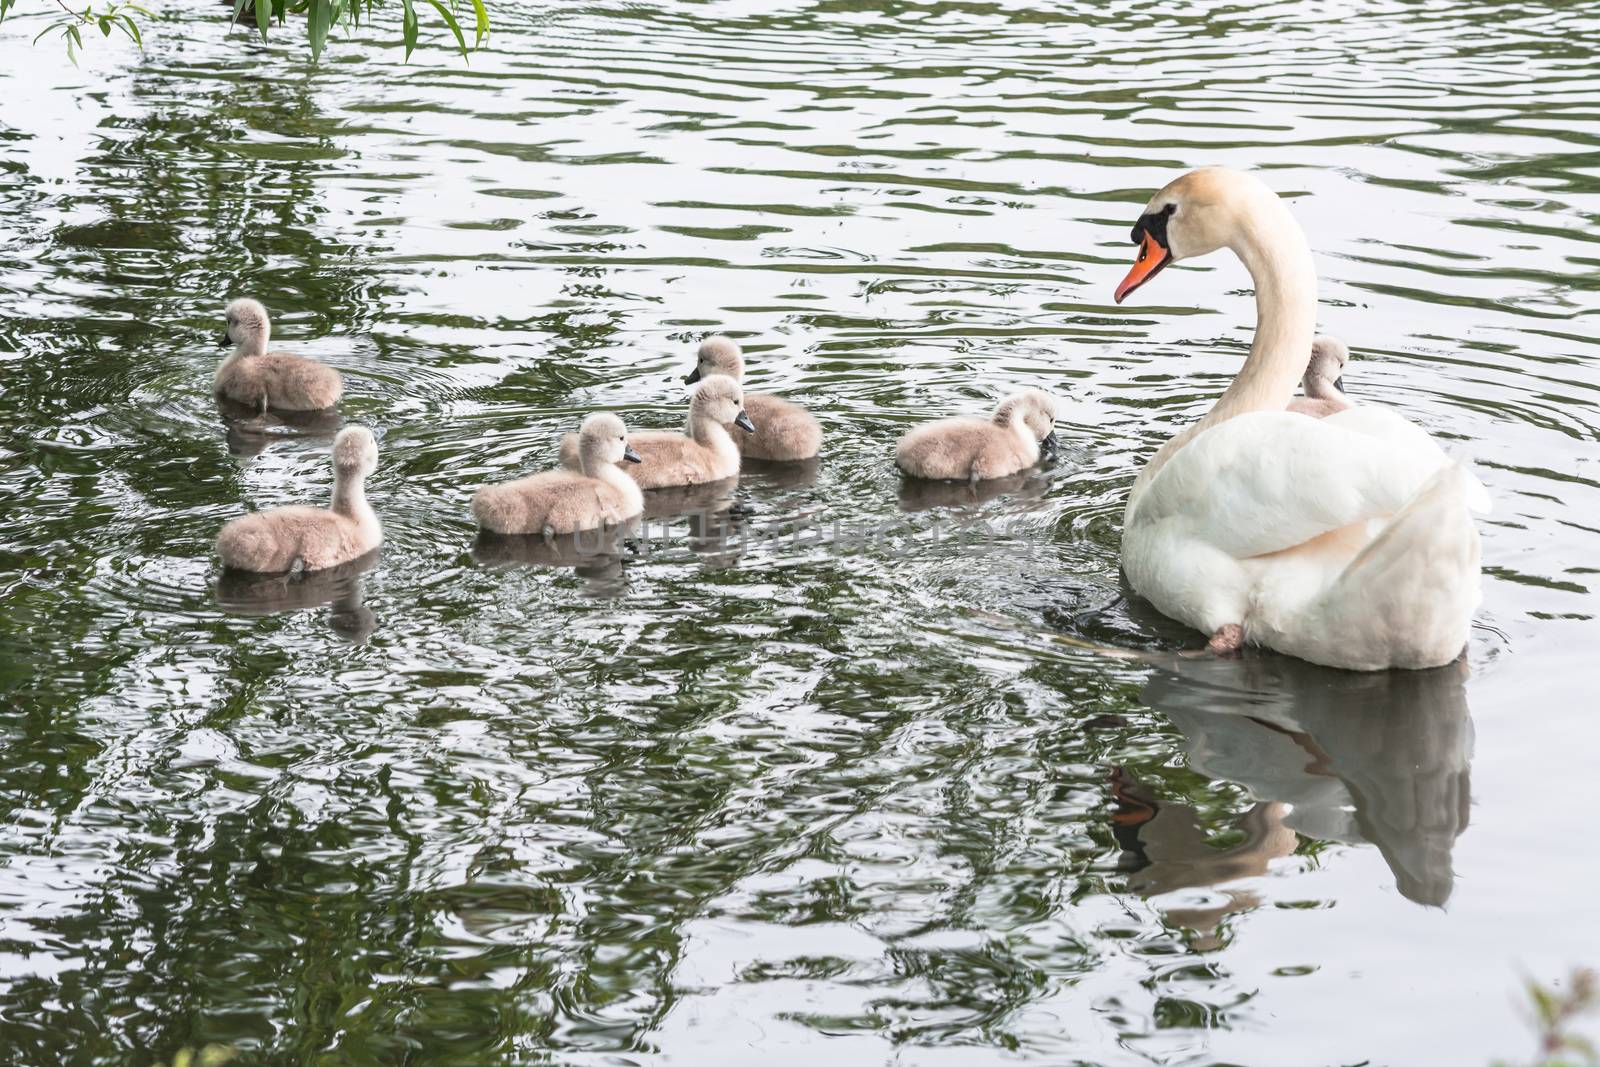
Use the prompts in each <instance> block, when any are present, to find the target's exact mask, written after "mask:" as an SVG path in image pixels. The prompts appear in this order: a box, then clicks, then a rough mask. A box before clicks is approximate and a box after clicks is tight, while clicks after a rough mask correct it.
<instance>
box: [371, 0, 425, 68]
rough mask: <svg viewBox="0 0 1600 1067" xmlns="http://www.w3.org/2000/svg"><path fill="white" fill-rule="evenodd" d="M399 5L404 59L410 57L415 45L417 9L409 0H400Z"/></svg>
mask: <svg viewBox="0 0 1600 1067" xmlns="http://www.w3.org/2000/svg"><path fill="white" fill-rule="evenodd" d="M400 6H401V8H402V10H401V17H400V28H401V32H402V34H404V36H405V42H406V59H407V60H409V59H410V58H411V50H412V49H413V48H415V47H417V9H416V8H415V7H414V6H413V5H412V2H411V0H400ZM367 14H368V16H370V15H371V14H372V12H371V10H370V9H369V10H368V12H367Z"/></svg>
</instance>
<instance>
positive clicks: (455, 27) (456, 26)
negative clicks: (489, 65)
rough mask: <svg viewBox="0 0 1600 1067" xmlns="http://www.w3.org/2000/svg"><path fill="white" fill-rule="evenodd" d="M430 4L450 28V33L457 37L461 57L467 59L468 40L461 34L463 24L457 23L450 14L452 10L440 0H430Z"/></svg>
mask: <svg viewBox="0 0 1600 1067" xmlns="http://www.w3.org/2000/svg"><path fill="white" fill-rule="evenodd" d="M428 3H430V4H432V5H433V9H434V10H435V11H437V12H438V13H439V14H440V16H442V17H443V18H444V21H445V25H447V26H449V27H450V32H451V33H453V34H455V35H456V47H457V48H459V49H461V55H462V57H463V58H465V57H466V54H467V38H466V37H465V36H464V35H463V34H462V32H461V23H459V22H457V21H456V17H455V16H454V15H452V14H450V9H449V8H447V7H445V6H444V4H443V3H441V2H440V0H428Z"/></svg>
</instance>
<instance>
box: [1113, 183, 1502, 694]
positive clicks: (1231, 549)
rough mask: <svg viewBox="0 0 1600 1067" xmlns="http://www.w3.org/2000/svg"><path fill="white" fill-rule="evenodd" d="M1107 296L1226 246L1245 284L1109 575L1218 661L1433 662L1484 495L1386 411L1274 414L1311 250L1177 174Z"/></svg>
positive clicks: (1307, 340)
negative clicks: (1248, 314) (1229, 376)
mask: <svg viewBox="0 0 1600 1067" xmlns="http://www.w3.org/2000/svg"><path fill="white" fill-rule="evenodd" d="M1133 240H1134V243H1135V244H1137V245H1139V253H1138V258H1137V260H1136V261H1135V262H1134V265H1133V269H1131V270H1130V271H1129V272H1128V276H1127V277H1126V278H1124V279H1123V281H1122V284H1121V285H1119V286H1117V292H1116V300H1117V302H1118V303H1121V302H1122V299H1123V297H1125V296H1127V295H1128V294H1129V293H1131V292H1132V291H1133V290H1135V289H1137V288H1138V287H1139V286H1141V285H1143V284H1144V283H1145V282H1147V281H1149V280H1150V279H1151V278H1153V277H1155V275H1156V274H1157V273H1158V272H1159V271H1160V270H1161V269H1162V268H1163V267H1165V266H1166V265H1167V264H1169V263H1176V262H1177V261H1179V260H1181V259H1191V258H1193V257H1196V256H1203V255H1206V254H1207V253H1209V252H1215V251H1216V250H1217V249H1219V248H1227V249H1230V250H1231V251H1232V252H1233V253H1234V255H1236V256H1238V257H1239V259H1240V260H1242V261H1243V263H1244V265H1245V267H1246V268H1247V269H1248V270H1249V271H1250V276H1251V278H1252V279H1253V280H1254V282H1255V290H1256V336H1255V342H1254V343H1253V344H1252V345H1251V346H1250V356H1249V358H1248V359H1246V360H1245V364H1244V367H1243V368H1242V369H1241V370H1240V371H1239V374H1238V377H1236V378H1235V379H1234V380H1233V384H1232V385H1230V386H1229V387H1228V389H1227V391H1226V392H1224V393H1223V394H1222V397H1221V398H1220V399H1219V400H1218V401H1217V403H1216V404H1215V406H1213V407H1212V409H1211V411H1210V412H1209V413H1208V414H1207V415H1206V416H1205V417H1204V418H1203V419H1201V420H1200V421H1199V422H1198V423H1196V424H1194V425H1193V426H1191V427H1189V428H1188V429H1186V430H1184V431H1183V432H1182V433H1179V434H1178V435H1177V436H1176V437H1174V438H1172V439H1171V440H1170V441H1168V442H1167V443H1166V444H1165V445H1164V446H1162V448H1161V450H1160V451H1159V452H1157V453H1156V455H1155V457H1154V458H1152V459H1151V460H1150V462H1149V464H1148V465H1146V467H1145V469H1144V470H1143V471H1142V472H1140V474H1139V478H1138V480H1137V481H1136V482H1134V485H1133V491H1132V493H1131V494H1130V495H1129V498H1128V507H1127V510H1126V512H1125V513H1124V515H1123V534H1122V566H1123V570H1124V571H1125V572H1126V573H1127V575H1128V580H1129V581H1130V582H1131V583H1132V585H1133V588H1134V589H1136V590H1137V591H1138V592H1139V593H1140V594H1141V595H1142V596H1144V597H1146V598H1147V599H1148V600H1150V602H1151V603H1153V604H1154V605H1155V606H1156V607H1157V608H1159V609H1160V610H1161V611H1162V612H1163V613H1164V614H1166V615H1169V616H1171V617H1172V618H1175V619H1179V620H1181V621H1182V622H1185V623H1187V624H1189V625H1190V626H1194V627H1196V628H1197V629H1199V630H1201V631H1202V632H1204V633H1206V634H1210V635H1211V642H1210V647H1211V648H1212V649H1213V650H1214V651H1218V652H1223V651H1229V650H1232V649H1236V648H1238V647H1239V646H1240V645H1241V644H1242V643H1244V642H1246V641H1248V642H1249V643H1251V644H1257V645H1264V646H1266V647H1268V648H1272V649H1275V650H1277V651H1279V652H1283V653H1287V654H1289V655H1292V656H1299V657H1300V658H1302V659H1307V660H1310V661H1312V662H1313V663H1321V664H1325V665H1327V666H1330V667H1345V668H1348V669H1351V670H1382V669H1385V668H1389V667H1437V666H1439V665H1441V664H1444V663H1448V662H1450V661H1451V660H1453V659H1455V658H1456V657H1457V656H1458V655H1460V653H1461V650H1462V648H1463V646H1464V645H1465V644H1466V641H1467V630H1468V627H1469V625H1470V624H1471V620H1472V613H1473V611H1474V609H1476V607H1477V605H1478V599H1479V595H1480V594H1479V588H1478V587H1479V576H1478V531H1477V528H1476V526H1475V525H1474V524H1473V521H1472V517H1471V514H1470V511H1471V510H1480V511H1487V510H1488V505H1489V500H1488V495H1487V494H1486V493H1485V492H1484V490H1483V487H1482V486H1481V485H1480V484H1479V483H1478V481H1477V479H1476V478H1474V477H1473V476H1472V475H1471V474H1470V473H1469V472H1468V471H1467V470H1466V469H1465V468H1463V467H1462V466H1461V465H1460V464H1458V463H1454V462H1452V461H1451V460H1449V459H1447V458H1446V457H1445V455H1444V453H1443V452H1441V451H1440V450H1439V446H1438V445H1436V444H1434V443H1433V441H1432V439H1430V438H1429V437H1428V435H1427V434H1426V433H1424V432H1423V431H1422V430H1420V429H1418V428H1417V427H1416V426H1413V425H1412V424H1411V423H1409V422H1407V421H1406V420H1405V419H1404V418H1402V417H1401V416H1399V415H1398V414H1395V413H1394V412H1392V411H1388V410H1386V409H1383V408H1380V407H1367V406H1357V407H1354V408H1351V409H1350V410H1348V411H1342V412H1339V413H1337V414H1334V415H1330V416H1329V417H1327V418H1325V419H1312V418H1307V417H1306V416H1304V415H1299V414H1293V413H1291V412H1288V411H1286V410H1285V408H1286V407H1287V405H1288V403H1289V400H1290V397H1291V396H1292V394H1293V392H1294V386H1295V382H1296V380H1297V379H1298V378H1299V377H1300V375H1301V373H1302V372H1303V371H1304V370H1305V368H1306V359H1307V356H1308V354H1309V353H1310V351H1311V336H1312V328H1313V326H1314V324H1315V320H1316V314H1317V279H1316V270H1315V267H1314V266H1313V264H1312V261H1311V249H1310V247H1309V246H1308V245H1307V244H1306V239H1305V234H1304V232H1303V231H1302V230H1301V229H1300V226H1299V224H1298V223H1296V222H1295V220H1294V217H1293V216H1292V215H1291V214H1290V213H1289V210H1288V208H1287V207H1285V206H1284V204H1283V202H1282V201H1280V200H1279V199H1278V197H1277V195H1276V194H1275V193H1273V192H1272V190H1270V189H1268V188H1267V187H1266V186H1265V185H1263V184H1262V183H1261V182H1260V181H1258V180H1257V179H1256V178H1254V177H1251V176H1250V175H1247V174H1241V173H1238V172H1237V171H1230V170H1223V169H1206V170H1197V171H1192V172H1190V173H1188V174H1185V175H1184V176H1183V177H1181V178H1179V179H1178V180H1177V181H1174V182H1173V183H1172V184H1170V185H1168V186H1167V187H1166V188H1165V189H1162V190H1161V191H1160V192H1159V193H1157V194H1156V195H1155V197H1154V198H1152V199H1151V201H1150V203H1149V205H1148V206H1147V207H1146V208H1145V211H1144V214H1143V215H1141V216H1140V217H1139V221H1138V222H1136V223H1135V224H1134V227H1133Z"/></svg>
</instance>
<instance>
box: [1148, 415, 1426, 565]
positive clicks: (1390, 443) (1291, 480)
mask: <svg viewBox="0 0 1600 1067" xmlns="http://www.w3.org/2000/svg"><path fill="white" fill-rule="evenodd" d="M1341 418H1343V416H1331V417H1329V418H1327V419H1309V418H1306V417H1305V416H1304V415H1296V414H1290V413H1288V412H1256V413H1253V414H1249V415H1240V416H1238V417H1236V418H1233V419H1229V420H1228V421H1227V422H1224V423H1221V424H1220V425H1217V426H1213V427H1211V428H1210V429H1208V430H1206V431H1204V432H1203V433H1201V434H1199V435H1198V436H1196V437H1195V438H1194V440H1192V441H1190V442H1189V443H1188V444H1187V445H1185V446H1184V448H1183V449H1182V450H1181V451H1180V452H1179V453H1178V454H1177V455H1175V456H1173V457H1172V459H1171V460H1169V461H1168V462H1167V464H1166V466H1164V467H1162V468H1161V470H1160V472H1159V473H1158V474H1157V475H1156V476H1155V478H1154V479H1153V480H1152V481H1151V482H1150V485H1149V486H1148V487H1147V488H1146V489H1145V491H1144V494H1143V495H1142V497H1141V498H1140V500H1139V502H1138V506H1137V508H1136V509H1135V510H1134V512H1133V515H1132V516H1131V521H1132V522H1133V523H1145V522H1158V521H1162V520H1165V519H1174V518H1176V519H1179V520H1181V521H1182V522H1184V523H1185V524H1186V525H1188V526H1189V528H1190V529H1191V530H1193V531H1194V532H1195V535H1196V536H1198V537H1201V538H1203V539H1204V540H1205V541H1207V542H1208V543H1210V544H1211V545H1213V546H1214V547H1216V548H1218V549H1221V550H1222V551H1224V552H1226V553H1228V554H1229V555H1231V556H1233V557H1235V558H1236V559H1247V558H1249V557H1251V556H1261V555H1266V554H1267V553H1269V552H1280V551H1282V550H1284V549H1287V548H1293V547H1294V546H1295V545H1298V544H1303V543H1304V542H1306V541H1309V540H1311V539H1312V538H1313V537H1317V536H1319V535H1321V534H1324V533H1327V532H1328V531H1330V530H1336V529H1339V528H1341V527H1344V526H1349V525H1350V524H1352V523H1356V522H1362V521H1365V520H1367V519H1375V518H1381V517H1383V516H1386V515H1391V514H1393V513H1394V512H1396V511H1398V510H1400V508H1401V507H1402V506H1404V504H1405V503H1406V501H1407V500H1409V499H1411V497H1412V496H1413V495H1415V494H1416V493H1417V491H1418V490H1420V489H1421V488H1422V485H1423V483H1424V482H1426V481H1427V480H1428V478H1429V477H1430V476H1431V475H1432V474H1433V473H1434V472H1435V471H1437V470H1438V469H1439V468H1440V467H1441V466H1443V465H1445V464H1446V463H1448V462H1449V460H1448V459H1447V458H1446V457H1445V455H1444V453H1443V452H1441V451H1440V450H1439V448H1438V446H1437V445H1435V444H1434V443H1433V441H1432V440H1431V439H1429V438H1428V436H1427V434H1425V433H1423V432H1422V431H1421V430H1419V429H1417V428H1416V427H1414V426H1411V425H1410V424H1409V423H1406V422H1405V420H1404V419H1402V418H1400V416H1398V415H1394V414H1393V413H1387V414H1386V415H1381V416H1372V417H1369V418H1367V419H1366V420H1365V421H1363V420H1362V419H1344V421H1343V423H1341V422H1340V421H1338V420H1340V419H1341ZM1397 424H1398V425H1397ZM1402 425H1403V426H1404V429H1402ZM1379 429H1383V430H1384V432H1382V433H1375V432H1373V431H1375V430H1379ZM1408 431H1409V432H1408Z"/></svg>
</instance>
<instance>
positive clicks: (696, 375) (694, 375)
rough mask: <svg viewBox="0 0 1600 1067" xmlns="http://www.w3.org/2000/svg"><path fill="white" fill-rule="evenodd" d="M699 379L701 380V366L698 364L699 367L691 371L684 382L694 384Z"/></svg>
mask: <svg viewBox="0 0 1600 1067" xmlns="http://www.w3.org/2000/svg"><path fill="white" fill-rule="evenodd" d="M699 380H700V368H699V367H698V366H697V367H695V369H694V370H692V371H690V372H689V376H688V377H687V378H685V379H684V382H685V383H686V384H688V385H693V384H694V383H695V382H698V381H699Z"/></svg>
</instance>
